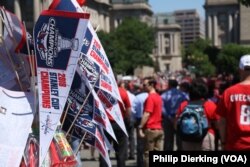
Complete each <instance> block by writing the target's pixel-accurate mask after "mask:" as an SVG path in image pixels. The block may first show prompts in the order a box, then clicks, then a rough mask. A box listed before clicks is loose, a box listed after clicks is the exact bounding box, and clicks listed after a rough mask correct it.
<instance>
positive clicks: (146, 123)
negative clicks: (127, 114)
mask: <svg viewBox="0 0 250 167" xmlns="http://www.w3.org/2000/svg"><path fill="white" fill-rule="evenodd" d="M143 85H144V86H145V88H146V90H147V91H148V93H149V94H148V97H147V99H146V101H145V103H144V112H143V116H142V120H141V123H140V125H139V136H140V137H142V138H145V147H144V166H146V167H148V166H149V164H148V163H149V159H148V158H149V151H153V150H158V151H161V150H163V130H162V99H161V96H160V95H159V94H158V93H157V92H156V89H155V87H156V81H155V80H154V79H152V78H147V79H145V80H144V82H143Z"/></svg>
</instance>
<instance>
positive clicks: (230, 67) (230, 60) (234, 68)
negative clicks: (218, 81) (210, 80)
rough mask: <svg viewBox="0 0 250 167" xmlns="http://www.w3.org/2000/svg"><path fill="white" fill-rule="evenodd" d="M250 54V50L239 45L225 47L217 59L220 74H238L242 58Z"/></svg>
mask: <svg viewBox="0 0 250 167" xmlns="http://www.w3.org/2000/svg"><path fill="white" fill-rule="evenodd" d="M249 53H250V48H249V47H245V46H240V45H237V44H227V45H224V46H223V48H222V50H221V52H220V53H219V55H218V58H217V62H216V64H217V69H218V72H220V73H223V72H226V73H234V74H237V72H238V64H239V60H240V57H241V56H242V55H245V54H249Z"/></svg>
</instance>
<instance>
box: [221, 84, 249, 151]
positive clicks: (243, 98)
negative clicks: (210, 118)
mask: <svg viewBox="0 0 250 167" xmlns="http://www.w3.org/2000/svg"><path fill="white" fill-rule="evenodd" d="M217 113H218V114H219V115H220V116H221V117H224V118H225V119H226V122H227V124H226V145H225V149H226V150H250V85H242V84H236V85H234V86H231V87H230V88H228V89H226V90H225V91H224V93H223V95H222V97H221V99H220V101H219V104H218V108H217Z"/></svg>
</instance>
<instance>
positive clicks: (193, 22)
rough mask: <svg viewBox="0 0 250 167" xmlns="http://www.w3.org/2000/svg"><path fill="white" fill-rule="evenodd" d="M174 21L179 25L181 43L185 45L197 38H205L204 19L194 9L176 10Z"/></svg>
mask: <svg viewBox="0 0 250 167" xmlns="http://www.w3.org/2000/svg"><path fill="white" fill-rule="evenodd" d="M173 15H174V17H175V21H176V23H177V24H179V25H180V26H181V44H182V46H183V47H185V48H186V47H187V46H188V45H189V44H191V43H193V42H194V41H196V40H197V39H199V38H202V39H204V38H205V28H204V20H203V19H202V17H201V16H200V15H199V13H198V12H197V11H196V10H195V9H187V10H176V11H174V13H173Z"/></svg>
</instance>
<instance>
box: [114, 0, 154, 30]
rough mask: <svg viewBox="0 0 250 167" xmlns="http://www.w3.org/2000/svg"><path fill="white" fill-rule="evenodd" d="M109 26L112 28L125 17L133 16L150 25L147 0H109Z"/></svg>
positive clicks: (150, 14)
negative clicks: (110, 6) (110, 7)
mask: <svg viewBox="0 0 250 167" xmlns="http://www.w3.org/2000/svg"><path fill="white" fill-rule="evenodd" d="M111 3H112V9H111V11H110V16H111V17H110V28H111V30H114V29H115V28H117V26H118V25H119V24H120V23H121V22H122V20H123V19H124V18H126V17H135V18H138V19H139V20H140V21H142V22H145V23H148V24H149V25H152V15H153V11H152V10H151V7H150V5H149V4H148V0H111Z"/></svg>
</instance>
